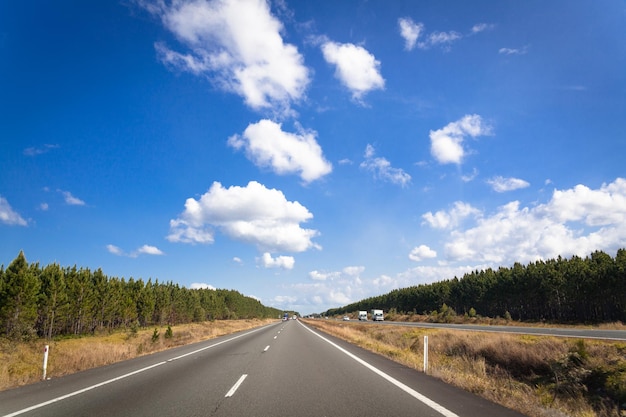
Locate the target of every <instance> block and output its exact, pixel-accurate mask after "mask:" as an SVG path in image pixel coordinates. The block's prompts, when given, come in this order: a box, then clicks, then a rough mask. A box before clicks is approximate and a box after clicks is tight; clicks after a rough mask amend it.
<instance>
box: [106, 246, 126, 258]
mask: <svg viewBox="0 0 626 417" xmlns="http://www.w3.org/2000/svg"><path fill="white" fill-rule="evenodd" d="M107 250H108V251H109V253H112V254H113V255H118V256H123V255H124V251H123V250H122V249H120V248H118V247H117V246H115V245H107Z"/></svg>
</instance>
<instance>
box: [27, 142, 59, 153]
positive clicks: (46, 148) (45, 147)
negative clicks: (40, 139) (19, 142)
mask: <svg viewBox="0 0 626 417" xmlns="http://www.w3.org/2000/svg"><path fill="white" fill-rule="evenodd" d="M58 147H59V145H51V144H48V143H46V144H45V145H43V146H40V147H30V148H26V149H24V155H26V156H37V155H42V154H44V153H47V152H49V151H50V150H52V149H56V148H58Z"/></svg>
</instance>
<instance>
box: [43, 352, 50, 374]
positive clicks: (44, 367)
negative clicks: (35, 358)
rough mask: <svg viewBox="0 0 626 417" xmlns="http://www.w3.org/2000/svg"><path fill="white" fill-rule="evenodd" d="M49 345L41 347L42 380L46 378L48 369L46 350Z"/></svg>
mask: <svg viewBox="0 0 626 417" xmlns="http://www.w3.org/2000/svg"><path fill="white" fill-rule="evenodd" d="M49 350H50V349H49V346H48V345H46V346H44V348H43V380H44V381H45V380H46V372H47V369H48V351H49Z"/></svg>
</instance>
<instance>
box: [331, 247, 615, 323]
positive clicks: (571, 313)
mask: <svg viewBox="0 0 626 417" xmlns="http://www.w3.org/2000/svg"><path fill="white" fill-rule="evenodd" d="M444 305H445V307H444V308H449V309H453V310H454V311H455V312H456V313H457V314H470V313H471V315H474V314H478V315H482V316H486V317H511V318H512V319H515V320H523V321H550V322H560V323H568V322H576V323H602V322H613V321H622V322H626V249H619V250H618V251H617V254H616V256H615V257H614V258H612V257H611V256H610V255H608V254H606V253H604V252H602V251H596V252H593V253H592V254H591V255H589V256H587V257H585V258H584V259H583V258H581V257H578V256H573V257H572V258H570V259H563V258H561V257H560V256H559V257H558V258H557V259H551V260H546V261H537V262H531V263H529V264H528V265H521V264H519V263H515V264H514V265H513V266H512V267H500V268H498V269H497V270H494V269H491V268H489V269H486V270H482V271H478V270H476V271H473V272H470V273H468V274H465V275H464V276H463V277H462V278H460V279H458V278H457V277H454V278H453V279H449V280H444V281H439V282H435V283H432V284H423V285H418V286H413V287H408V288H402V289H397V290H393V291H391V292H389V293H388V294H384V295H380V296H376V297H371V298H367V299H364V300H361V301H358V302H356V303H352V304H349V305H347V306H344V307H340V308H335V309H330V310H328V311H326V312H325V314H326V315H342V314H346V313H351V312H354V311H358V310H370V309H373V308H379V309H384V310H385V311H388V310H391V309H395V310H396V311H397V312H399V313H411V312H412V313H418V314H431V313H432V312H436V311H437V310H438V309H441V308H442V306H444Z"/></svg>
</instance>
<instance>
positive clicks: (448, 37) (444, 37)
mask: <svg viewBox="0 0 626 417" xmlns="http://www.w3.org/2000/svg"><path fill="white" fill-rule="evenodd" d="M462 37H463V36H462V35H461V34H460V33H458V32H455V31H450V32H433V33H431V34H430V35H428V41H427V42H425V43H422V45H423V46H422V47H425V48H426V47H430V46H437V45H449V44H451V43H452V42H454V41H456V40H459V39H461V38H462Z"/></svg>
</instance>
